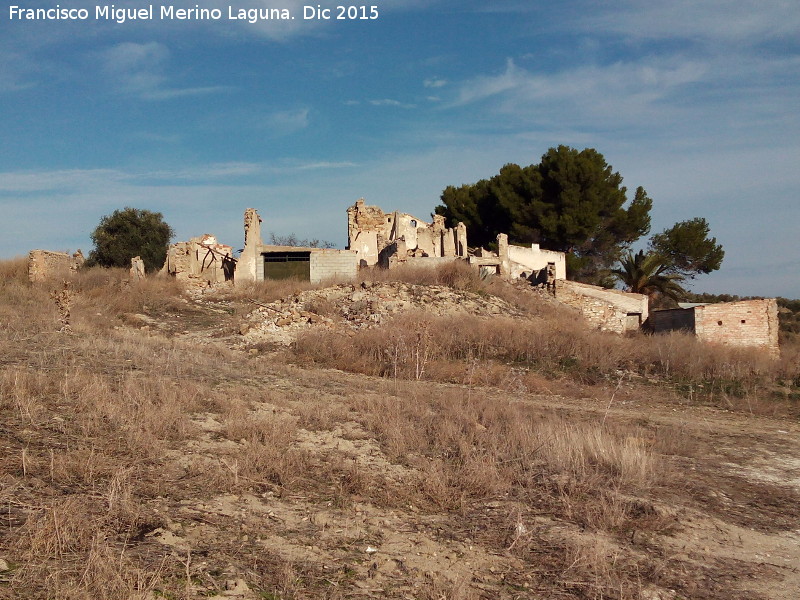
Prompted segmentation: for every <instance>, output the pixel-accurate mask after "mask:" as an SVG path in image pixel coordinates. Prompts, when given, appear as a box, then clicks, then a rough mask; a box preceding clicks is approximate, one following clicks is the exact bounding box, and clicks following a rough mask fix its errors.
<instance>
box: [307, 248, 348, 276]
mask: <svg viewBox="0 0 800 600" xmlns="http://www.w3.org/2000/svg"><path fill="white" fill-rule="evenodd" d="M310 260H311V264H310V268H311V276H310V278H311V282H312V283H319V282H320V281H325V280H326V279H339V280H347V279H354V278H355V277H356V275H358V254H357V253H356V252H355V251H352V250H321V251H317V252H311V257H310Z"/></svg>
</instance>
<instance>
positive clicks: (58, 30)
mask: <svg viewBox="0 0 800 600" xmlns="http://www.w3.org/2000/svg"><path fill="white" fill-rule="evenodd" d="M17 1H18V0H14V2H10V3H7V4H8V5H10V4H17ZM57 3H58V4H59V6H60V7H61V8H86V9H87V10H88V11H89V15H90V18H89V19H87V20H76V21H69V20H58V21H56V20H53V21H32V20H13V21H12V20H10V18H9V10H8V5H7V4H6V3H4V6H3V7H2V9H0V115H2V122H3V124H2V129H0V131H2V135H1V136H0V208H2V214H3V216H2V218H0V234H2V235H1V236H0V257H4V258H8V257H12V256H15V255H20V254H25V253H27V251H28V250H30V249H32V248H48V249H53V250H74V249H76V248H82V249H83V250H84V252H88V250H89V249H90V248H91V241H90V239H89V233H90V232H91V231H92V229H93V228H94V227H95V226H96V225H97V222H98V221H99V219H100V217H101V216H102V215H105V214H109V213H111V212H113V210H115V209H117V208H121V207H124V206H134V207H136V208H146V209H150V210H158V211H160V212H162V213H163V214H164V216H165V218H166V220H167V222H169V223H170V224H171V225H172V226H173V227H174V229H175V230H176V232H177V239H188V238H189V237H191V236H194V235H200V234H202V233H206V232H208V233H213V234H215V235H217V236H218V237H219V238H220V239H221V241H223V242H225V243H229V244H231V245H233V246H234V247H241V245H242V243H243V239H242V238H243V233H242V214H243V211H244V209H245V208H247V207H254V208H257V209H258V210H259V212H260V214H261V216H262V218H263V219H264V224H263V229H264V231H265V232H276V233H278V234H288V233H292V232H294V233H296V234H298V235H299V236H301V237H317V238H321V239H326V240H331V241H333V242H335V243H336V244H338V245H339V246H340V247H343V246H344V244H345V243H346V215H345V209H346V208H347V206H349V205H351V204H352V203H353V202H354V201H355V200H356V199H357V198H359V197H362V196H363V197H365V198H366V200H367V202H368V203H369V204H377V205H379V206H381V207H383V208H384V209H385V210H395V209H397V210H401V211H405V212H410V213H412V214H416V215H418V216H420V217H426V216H427V215H429V214H430V213H431V211H432V210H433V208H434V206H435V205H436V204H437V203H438V201H439V196H440V194H441V192H442V190H443V189H444V188H445V187H446V186H447V185H460V184H462V183H472V182H475V181H477V180H478V179H482V178H487V177H491V176H492V175H494V174H495V173H497V171H498V170H499V169H500V167H501V166H503V165H504V164H506V163H509V162H514V163H518V164H522V165H527V164H531V163H536V162H538V161H539V159H540V158H541V155H542V154H543V153H544V152H546V151H547V149H548V148H550V147H552V146H556V145H559V144H566V145H569V146H573V147H576V148H579V149H582V148H585V147H592V148H596V149H597V150H599V151H600V152H602V153H603V154H604V156H605V157H606V160H607V161H608V162H609V163H610V164H611V165H613V167H614V169H615V170H617V171H619V172H620V173H621V174H622V176H623V177H624V179H625V181H624V183H625V184H626V185H627V187H628V189H629V190H630V191H632V190H634V189H635V188H636V187H637V186H639V185H641V186H644V187H645V189H646V190H647V192H648V194H649V195H650V196H651V197H652V198H653V201H654V209H653V211H652V217H653V232H658V231H661V230H663V229H665V228H666V227H669V226H671V225H672V224H673V223H675V222H676V221H680V220H685V219H690V218H693V217H697V216H702V217H705V218H706V219H707V220H708V221H709V223H710V224H711V231H712V235H714V236H716V237H717V240H718V241H719V242H720V243H722V244H723V246H724V248H725V251H726V257H725V261H724V263H723V266H722V269H721V270H720V271H719V272H716V273H713V274H711V275H707V276H702V277H700V278H698V280H697V281H696V283H695V284H694V286H693V288H694V289H695V290H697V291H710V292H716V293H723V292H727V293H737V294H742V295H767V296H770V295H781V296H787V297H793V298H800V244H798V233H799V231H798V229H800V202H798V200H799V198H798V189H800V135H798V134H800V111H799V110H798V109H799V108H800V5H798V4H797V2H796V1H785V2H783V1H772V0H760V1H749V0H748V1H745V0H730V1H723V0H704V1H699V2H698V1H697V0H694V1H688V0H672V1H669V2H663V3H655V2H652V1H647V2H645V1H638V0H630V1H627V2H596V1H588V0H585V1H579V0H565V1H561V2H558V3H555V2H535V1H528V2H516V1H507V2H495V3H492V4H491V5H490V6H489V7H488V8H487V6H486V3H485V2H474V1H472V0H458V1H453V0H439V1H437V0H427V1H421V0H393V1H391V2H378V3H376V4H375V6H376V7H377V10H378V12H379V17H378V19H375V20H357V21H352V22H350V21H340V20H329V21H322V20H304V19H303V18H302V17H303V6H304V4H303V3H301V2H298V1H296V0H283V1H282V2H281V1H280V0H275V1H274V2H273V1H270V2H266V1H263V0H241V1H240V2H239V1H235V0H231V2H227V1H221V0H196V1H195V2H190V3H187V2H180V1H176V2H174V3H172V5H174V6H176V7H181V6H182V7H194V6H195V5H197V6H199V7H200V8H208V9H212V8H218V9H220V10H221V11H222V18H221V19H219V20H183V21H176V20H173V21H169V20H160V19H159V18H158V15H159V11H160V7H161V6H169V5H170V3H163V4H159V3H154V4H153V7H154V13H155V15H154V16H155V17H156V18H155V19H154V20H149V21H148V20H142V21H129V22H126V23H123V24H118V23H116V22H113V21H106V20H95V18H94V17H95V7H96V6H104V5H103V4H96V3H90V2H85V1H84V0H74V1H71V2H70V1H69V0H59V1H58V2H56V1H55V0H54V1H49V0H48V1H41V0H39V1H32V2H27V3H22V1H21V0H19V3H18V4H17V5H18V6H20V7H22V8H38V7H45V8H54V7H55V6H56V4H57ZM318 4H319V5H321V6H322V7H332V6H335V5H336V3H327V2H317V3H313V4H310V6H317V5H318ZM115 6H116V7H118V8H120V7H135V8H142V7H147V6H149V3H145V2H138V1H134V2H131V1H118V2H116V3H115ZM229 6H230V7H232V8H233V11H234V13H236V12H237V11H238V9H239V8H244V9H249V8H258V7H261V8H264V7H272V8H286V9H288V10H289V11H291V14H292V15H294V16H295V19H294V20H290V21H274V20H273V21H263V22H258V23H249V22H247V21H244V20H229V19H228V7H229ZM357 6H360V5H357ZM368 6H369V5H368ZM333 14H334V15H335V14H336V12H335V10H334V13H333ZM265 237H267V236H266V235H265Z"/></svg>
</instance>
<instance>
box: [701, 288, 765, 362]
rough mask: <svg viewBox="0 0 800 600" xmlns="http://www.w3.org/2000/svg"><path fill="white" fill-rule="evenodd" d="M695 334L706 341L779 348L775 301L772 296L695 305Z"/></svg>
mask: <svg viewBox="0 0 800 600" xmlns="http://www.w3.org/2000/svg"><path fill="white" fill-rule="evenodd" d="M694 315H695V334H697V337H698V338H700V339H701V340H704V341H706V342H712V343H718V344H727V345H730V346H753V347H759V348H765V349H767V350H768V351H769V353H770V354H771V355H773V356H777V355H778V353H779V348H778V304H777V301H776V300H775V298H766V299H763V300H743V301H741V302H723V303H720V304H707V305H705V306H697V307H695V308H694Z"/></svg>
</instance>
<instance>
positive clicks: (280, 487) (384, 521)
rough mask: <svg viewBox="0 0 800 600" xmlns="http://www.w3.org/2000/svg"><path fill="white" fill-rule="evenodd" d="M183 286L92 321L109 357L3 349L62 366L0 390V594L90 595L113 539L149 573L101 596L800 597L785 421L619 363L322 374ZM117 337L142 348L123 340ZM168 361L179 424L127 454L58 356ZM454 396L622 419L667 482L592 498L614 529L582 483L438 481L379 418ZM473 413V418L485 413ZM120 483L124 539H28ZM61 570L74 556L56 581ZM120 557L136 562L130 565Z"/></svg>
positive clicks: (109, 368) (72, 347)
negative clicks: (531, 371)
mask: <svg viewBox="0 0 800 600" xmlns="http://www.w3.org/2000/svg"><path fill="white" fill-rule="evenodd" d="M193 302H196V306H195V309H194V312H187V313H186V314H184V315H182V316H180V318H174V319H171V318H169V317H166V316H160V317H152V316H150V317H148V316H146V315H138V316H137V315H129V316H128V317H127V318H126V319H124V320H123V324H122V325H121V326H119V327H118V328H117V329H115V330H113V331H111V332H110V333H107V334H104V335H106V336H107V338H108V340H109V344H110V345H109V346H108V347H107V349H104V350H103V351H102V353H100V351H97V350H93V349H92V343H91V339H90V336H89V335H88V334H87V333H86V332H81V329H80V327H76V329H77V331H76V333H75V334H73V335H72V336H66V335H60V336H59V335H56V336H54V335H52V334H48V335H45V334H32V335H31V336H30V337H28V338H26V339H19V340H18V341H13V340H12V341H10V342H9V343H8V344H7V347H6V348H5V350H4V353H3V356H2V359H0V364H1V365H2V368H3V371H4V373H5V374H6V375H5V376H6V378H7V380H8V381H11V378H13V377H18V378H20V377H34V375H33V374H34V373H46V372H53V373H55V374H56V375H57V376H58V377H59V378H61V379H60V381H61V383H60V384H57V385H55V386H52V385H49V384H48V385H45V384H42V387H41V388H40V389H39V388H36V387H35V385H34V384H33V383H31V384H30V385H29V389H30V390H31V391H30V394H31V396H30V398H28V397H27V396H25V397H23V396H22V395H20V396H18V397H16V398H14V399H11V398H10V396H7V397H6V398H5V402H4V419H3V422H2V423H0V447H2V449H3V454H4V455H5V458H4V459H3V480H2V488H0V489H2V494H0V499H1V500H2V509H0V526H2V534H1V535H0V596H2V597H8V598H12V597H31V598H38V597H75V598H78V597H91V594H89V593H87V592H85V590H90V589H93V588H91V586H90V585H89V580H90V579H91V577H93V575H91V573H89V569H88V567H87V568H84V566H83V564H82V563H81V564H75V563H76V561H78V562H80V561H81V560H82V559H80V557H81V556H83V557H86V556H88V557H89V559H87V560H98V561H99V562H98V564H100V563H103V562H104V561H105V563H108V564H111V563H115V561H117V562H118V563H119V564H120V565H121V564H122V562H123V557H125V560H126V561H129V562H130V564H134V565H136V567H135V571H136V573H138V577H139V582H138V583H135V584H134V583H131V584H129V585H128V587H125V586H124V585H122V583H120V584H119V585H118V586H117V587H116V588H113V589H114V590H117V591H116V592H115V593H114V594H112V595H110V596H109V597H111V596H115V597H130V598H133V597H137V598H162V597H165V598H199V597H213V598H244V599H256V598H432V599H433V598H436V599H439V598H452V599H460V598H542V599H544V598H641V599H643V600H659V599H660V600H677V599H679V598H709V599H712V598H714V599H716V598H718V599H726V600H730V599H734V598H740V599H758V598H763V599H773V600H793V599H795V598H797V597H798V595H799V594H800V503H799V502H798V499H800V423H798V421H797V420H796V419H789V418H775V417H769V416H760V415H758V414H750V413H748V412H747V411H741V410H738V411H731V410H726V409H723V408H720V407H716V406H705V405H694V404H691V403H689V402H688V401H687V400H686V399H685V398H681V397H680V396H678V395H677V394H674V393H666V392H664V390H662V389H660V388H658V387H655V386H648V385H646V384H645V383H642V382H636V381H633V380H625V381H623V382H622V383H621V384H620V385H618V386H617V387H613V386H611V387H609V386H605V387H603V386H594V387H575V388H574V393H565V392H564V388H563V386H561V387H559V392H558V393H552V394H542V393H531V392H529V391H526V390H523V389H500V388H479V389H478V388H474V387H472V386H469V385H454V384H444V383H435V382H429V381H396V380H393V379H391V378H378V377H368V376H364V375H357V374H351V373H345V372H342V371H337V370H331V369H323V368H318V367H315V366H313V365H308V364H298V363H296V362H294V361H292V360H291V358H287V356H286V354H285V351H284V350H281V349H275V350H274V351H271V350H269V349H267V351H265V350H264V346H263V344H262V345H260V346H257V345H255V344H254V343H253V340H248V338H247V335H242V334H241V332H237V331H235V329H236V327H235V326H234V324H232V323H234V320H233V318H232V317H230V318H227V317H226V318H223V316H224V315H230V312H231V311H229V310H228V309H227V308H226V305H225V301H224V300H202V299H201V300H200V301H193ZM215 315H216V316H220V319H219V320H217V319H216V318H215ZM226 319H227V320H226ZM251 322H252V317H251ZM210 323H213V325H209V324H210ZM252 330H253V329H252V325H250V326H249V329H248V335H250V336H251V337H252V335H253V334H252V333H250V332H251V331H252ZM262 330H263V328H262ZM281 335H283V333H282V334H281ZM262 341H263V340H262ZM128 347H130V348H131V350H130V351H129V352H130V353H131V354H130V355H131V357H133V358H126V356H127V354H126V352H128V351H127V350H125V348H128ZM112 348H117V350H113V349H112ZM135 348H139V350H135ZM142 348H144V349H142ZM140 351H141V352H142V353H143V354H141V355H138V354H136V352H140ZM145 353H146V354H148V355H153V356H154V357H155V356H163V357H164V358H153V359H152V361H153V365H156V366H153V365H151V366H149V367H141V372H140V373H141V375H137V368H136V367H135V366H132V365H131V361H133V362H136V360H138V359H137V358H136V357H137V356H144V355H145ZM198 356H199V357H202V358H195V357H198ZM54 357H61V358H60V359H59V360H60V362H53V361H54V360H55V359H54ZM174 357H181V360H180V361H177V360H174ZM161 360H163V361H164V363H163V364H164V365H165V367H164V369H163V372H162V373H161V374H160V375H159V376H160V377H162V378H164V380H165V381H166V383H165V385H170V386H174V387H176V388H184V390H183V391H184V392H185V391H186V389H188V388H189V387H191V386H196V388H193V389H194V392H193V400H192V403H191V404H189V405H187V406H188V408H187V411H188V412H187V414H186V415H185V416H186V420H185V421H180V423H181V425H180V428H181V433H180V435H177V434H175V435H172V434H170V435H166V434H165V435H164V436H162V437H161V438H159V439H156V438H153V440H152V441H147V439H150V438H147V439H145V441H144V442H141V450H140V454H138V455H136V453H135V452H133V453H132V452H131V451H130V448H131V447H132V446H131V444H130V443H129V444H128V446H125V448H122V447H121V446H119V447H118V446H115V445H114V443H113V440H112V439H111V436H113V435H120V436H124V435H128V433H129V432H130V425H129V424H128V425H125V426H124V427H123V428H122V429H113V427H112V425H113V421H114V418H115V417H114V416H113V415H112V414H111V413H110V412H109V413H108V414H107V415H106V416H104V417H103V419H105V421H104V423H105V424H102V423H101V424H99V425H96V426H97V427H98V429H97V430H93V429H92V430H91V433H86V431H90V430H89V429H87V428H88V427H89V426H88V425H85V424H83V425H81V426H80V427H78V425H77V424H76V426H75V428H73V427H72V423H73V421H75V423H78V422H79V421H80V419H79V418H77V417H75V415H77V414H79V411H80V410H85V409H81V408H80V407H81V406H83V405H81V404H80V403H79V400H77V399H76V398H78V396H80V394H71V393H70V392H69V390H68V389H67V387H69V386H68V385H67V383H65V382H68V381H69V380H70V379H69V378H70V375H69V374H70V373H76V372H79V371H80V372H81V373H85V374H86V377H90V376H91V377H96V378H97V381H101V380H102V381H105V380H106V379H108V380H109V381H123V380H124V381H126V382H127V381H128V380H133V381H135V380H136V379H137V377H150V376H151V375H152V374H153V373H155V372H156V371H157V364H158V362H159V361H161ZM173 362H174V364H173ZM180 364H186V365H187V366H185V367H180V366H176V365H180ZM103 378H106V379H103ZM81 385H84V387H82V388H81V390H86V389H88V387H87V386H88V385H89V384H81ZM98 385H99V384H98ZM5 389H6V390H11V389H14V388H13V387H11V386H8V387H6V388H5ZM16 389H20V386H19V385H17V388H16ZM37 390H38V391H37ZM153 393H155V392H153ZM159 393H161V392H159ZM176 393H177V392H176ZM7 394H11V392H7ZM34 396H35V398H34V399H31V398H33V397H34ZM131 397H133V396H131ZM231 397H235V400H236V401H235V402H232V401H230V398H231ZM445 397H446V398H456V399H461V400H463V401H469V402H479V403H483V404H481V406H484V405H485V404H492V403H493V404H497V405H515V406H521V407H524V410H525V413H524V414H526V415H527V418H530V419H531V420H532V421H535V420H537V419H549V418H554V417H557V418H558V419H559V420H561V421H563V422H566V423H586V424H592V425H600V426H602V427H608V428H612V429H614V430H615V431H621V432H626V431H628V432H630V433H629V434H625V433H623V434H621V435H623V437H625V436H627V437H625V439H626V443H629V445H631V446H637V447H638V446H641V447H643V448H646V449H647V451H648V452H650V453H652V454H653V455H655V456H656V457H657V458H658V460H659V461H660V462H659V463H658V464H659V465H661V467H662V468H663V470H664V471H663V473H664V477H663V479H662V480H661V481H660V482H659V483H658V484H657V485H655V486H653V487H652V488H650V489H647V490H642V491H641V493H636V494H634V493H632V492H630V491H621V490H611V491H610V492H609V493H608V494H609V495H607V496H603V498H612V497H613V498H614V499H615V501H623V500H624V501H625V502H626V506H627V507H628V508H627V509H626V511H627V513H626V516H625V523H624V525H620V526H619V527H616V526H609V527H597V526H594V525H593V524H592V523H593V521H592V520H591V519H589V518H588V517H586V516H584V515H583V513H581V514H578V512H576V511H584V512H585V511H586V510H591V508H592V502H593V500H592V496H591V495H590V496H589V497H588V500H587V498H586V497H583V498H579V497H577V496H570V495H569V494H567V493H566V492H565V491H564V490H565V489H567V487H566V486H565V484H562V483H563V482H560V481H559V480H558V478H557V477H556V478H553V479H552V480H548V481H543V483H542V485H541V486H539V487H538V488H535V489H537V490H538V491H537V492H535V493H534V492H527V491H526V492H525V493H524V494H522V493H518V492H517V491H515V489H514V488H513V487H512V488H511V489H506V490H505V491H501V492H499V493H494V492H492V491H486V492H483V493H480V494H477V493H476V494H472V495H471V494H465V493H460V494H459V493H457V492H453V491H452V490H458V489H460V488H459V486H458V485H457V484H456V483H452V482H451V483H447V485H444V484H443V483H442V482H441V481H437V478H438V477H439V475H437V473H439V471H437V465H438V463H437V460H438V459H437V458H436V457H432V456H418V455H415V453H414V452H413V451H411V452H409V451H404V453H402V454H400V455H398V454H397V452H395V451H393V450H392V445H391V439H389V438H387V437H386V435H385V434H382V433H381V432H382V431H383V430H382V429H381V427H380V424H379V423H378V422H377V421H380V414H381V411H391V410H394V408H397V410H405V409H406V407H409V406H411V405H414V406H422V407H423V409H424V407H427V406H434V404H435V401H436V399H438V398H445ZM24 398H28V400H25V399H24ZM223 398H224V399H225V400H222V399H223ZM215 399H216V400H215ZM26 402H28V404H26ZM425 410H433V409H432V408H430V409H425ZM142 418H143V417H142ZM177 418H178V417H176V419H177ZM387 418H389V415H388V414H387ZM265 424H268V426H267V425H265ZM92 426H94V425H92ZM103 427H108V430H109V431H110V432H113V431H117V432H123V433H116V434H113V433H110V434H109V437H103V435H102V434H99V433H97V431H102V428H103ZM264 427H267V429H268V430H269V435H267V434H265V433H263V428H264ZM474 427H475V429H476V430H481V433H483V431H482V430H485V429H486V426H485V425H484V424H482V423H480V422H475V423H474ZM81 428H83V429H81ZM81 432H84V433H81ZM126 432H127V433H126ZM81 436H84V437H81ZM156 437H158V436H156ZM87 440H90V441H88V442H87ZM148 444H152V445H151V446H150V448H152V449H153V450H152V452H150V451H148V450H147V448H148ZM54 452H55V454H54ZM69 453H72V454H74V455H75V456H84V457H85V460H83V462H84V463H86V464H95V463H96V464H97V465H98V466H97V468H96V473H94V474H93V475H88V474H86V473H85V472H84V471H80V472H78V471H77V469H78V466H74V465H73V466H72V467H70V468H74V469H76V474H75V475H74V476H69V477H68V476H66V475H62V476H59V475H55V476H54V475H53V464H54V460H55V461H57V460H58V456H60V455H64V456H67V455H68V454H69ZM80 453H83V454H80ZM54 456H55V458H54ZM97 457H104V458H103V460H100V458H97ZM446 459H448V457H447V456H443V457H442V460H446ZM93 461H95V462H93ZM103 461H106V462H103ZM65 468H66V467H65ZM84 468H85V465H84ZM440 475H441V478H442V479H445V478H446V475H444V474H440ZM114 486H117V487H114ZM126 486H127V488H126ZM437 486H438V487H437ZM442 486H443V487H442ZM125 489H128V492H125V493H127V494H128V496H125V497H126V498H127V500H126V502H127V504H125V505H124V506H125V507H126V508H125V510H126V511H128V512H126V513H125V515H127V516H124V519H127V521H126V523H129V522H130V523H132V522H135V527H133V526H130V527H128V525H126V527H127V529H125V531H126V533H125V536H126V537H124V539H122V537H121V536H117V537H114V536H113V535H111V534H107V533H106V534H103V536H104V537H103V541H104V543H105V544H107V545H108V547H110V548H112V549H113V552H110V553H109V554H108V556H107V557H106V558H105V559H98V558H97V557H96V555H99V554H97V552H99V551H98V550H97V548H98V546H97V544H99V541H98V539H99V538H98V536H99V534H96V533H95V534H92V535H91V536H90V537H91V538H92V539H93V540H94V541H91V540H90V541H87V542H85V545H86V549H85V551H84V550H81V547H79V545H78V544H77V542H76V544H75V545H74V547H71V546H69V544H67V543H66V542H65V543H64V544H62V545H59V544H58V543H56V542H47V543H45V542H43V541H41V540H39V541H38V542H37V543H38V544H39V545H36V544H34V543H33V541H32V540H34V538H35V532H34V530H33V529H31V523H33V522H34V520H35V519H39V520H40V521H41V520H42V519H45V518H46V517H47V515H51V514H52V515H53V518H54V519H55V516H56V515H57V514H59V513H57V511H56V508H57V507H58V506H61V507H63V506H67V505H68V503H69V502H70V501H71V499H73V498H78V499H80V500H81V502H86V503H88V504H87V506H88V505H90V504H91V503H92V502H94V501H97V502H98V503H99V505H102V507H104V508H102V510H100V512H102V514H103V515H105V516H103V519H109V518H110V517H109V516H108V515H112V514H113V515H116V514H117V513H115V512H114V511H113V510H112V508H113V506H112V505H114V503H115V501H116V502H117V503H118V505H119V506H122V500H116V499H117V498H122V497H123V496H124V493H123V492H122V491H119V493H118V495H115V494H117V492H115V491H114V490H125ZM526 489H529V488H526ZM530 489H533V488H530ZM572 502H575V503H576V504H575V506H576V507H578V508H575V509H574V511H573V512H571V505H570V503H572ZM598 502H599V500H598ZM587 507H588V508H587ZM637 507H638V508H637ZM86 510H87V511H89V512H88V514H89V515H92V514H94V515H95V516H94V517H90V518H96V519H99V518H100V517H98V516H97V514H100V513H97V514H95V513H92V512H91V510H89V509H88V508H87V509H86ZM598 510H599V509H598ZM637 510H638V511H639V513H638V514H635V513H636V511H637ZM128 513H135V516H129V515H128ZM120 514H122V513H120ZM115 518H119V519H121V520H122V519H123V516H120V517H115ZM109 527H111V526H109ZM121 530H122V529H119V531H121ZM59 531H62V532H63V531H65V530H64V529H59V527H58V524H57V523H54V525H53V532H54V533H53V535H54V536H58V535H59ZM103 531H112V529H107V530H103ZM114 531H117V530H114ZM76 535H77V534H76ZM92 536H94V537H92ZM36 539H37V540H38V538H36ZM76 539H77V538H76ZM26 540H27V541H26ZM53 548H56V549H55V550H54V549H53ZM37 549H38V550H37ZM35 552H40V553H41V554H39V557H40V558H38V559H37V556H36V555H35ZM82 552H83V554H81V553H82ZM93 552H95V554H92V553H93ZM32 553H33V554H32ZM93 556H94V557H95V558H92V557H93ZM47 557H49V558H47ZM113 557H116V558H113ZM93 564H94V563H93ZM115 564H116V563H115ZM126 564H128V563H127V562H126ZM106 566H108V565H106ZM109 568H110V567H109ZM126 568H127V567H126ZM48 569H50V571H49V573H50V574H48ZM58 569H62V570H63V571H64V573H67V574H69V573H73V574H77V575H74V576H73V575H70V576H69V577H67V575H65V578H64V580H63V581H62V580H58V578H57V577H56V575H55V574H54V573H55V572H56V570H58ZM131 569H133V567H131ZM129 571H130V569H129ZM93 572H94V571H93ZM127 572H128V571H125V573H127ZM131 572H132V571H131ZM115 573H117V575H114V577H118V578H120V579H125V578H126V577H128V575H122V574H120V573H123V569H122V567H119V569H118V570H117V571H115ZM108 577H112V576H111V575H109V576H108ZM125 581H128V580H127V579H125ZM59 582H60V583H59ZM65 582H66V583H65ZM97 585H99V584H97ZM108 585H111V584H108ZM59 586H61V587H59ZM95 589H99V588H95ZM109 589H111V588H109ZM123 589H124V590H128V591H127V592H125V593H122V592H120V591H119V590H123ZM59 590H62V591H61V592H59ZM76 590H84V592H80V591H76ZM62 593H63V595H61V594H62ZM81 594H83V595H81ZM126 594H127V595H126Z"/></svg>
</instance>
